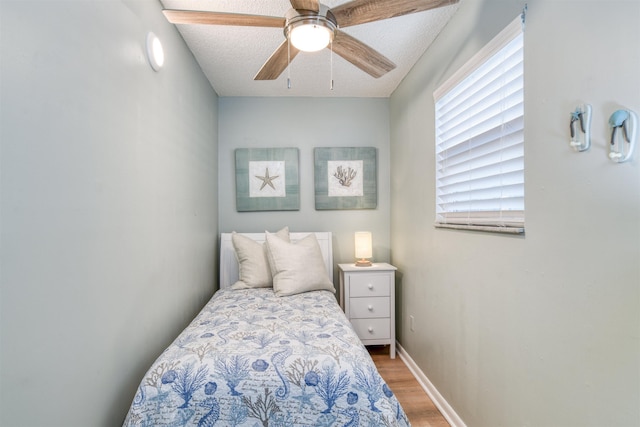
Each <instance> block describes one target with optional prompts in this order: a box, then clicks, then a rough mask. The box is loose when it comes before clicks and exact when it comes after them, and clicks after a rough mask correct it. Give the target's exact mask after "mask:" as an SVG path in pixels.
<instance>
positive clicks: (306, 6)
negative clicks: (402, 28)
mask: <svg viewBox="0 0 640 427" xmlns="http://www.w3.org/2000/svg"><path fill="white" fill-rule="evenodd" d="M458 1H459V0H352V1H349V2H347V3H344V4H342V5H339V6H337V7H334V8H333V9H329V8H327V7H326V6H324V5H323V4H321V3H319V1H318V0H290V2H291V9H289V10H288V11H287V13H286V14H285V16H284V17H275V16H262V15H248V14H240V13H227V12H209V11H196V10H170V9H165V10H163V13H164V15H165V16H166V18H167V20H168V21H169V22H171V23H173V24H207V25H236V26H249V27H274V28H282V29H283V32H284V36H285V40H284V41H283V42H282V43H281V44H280V46H278V48H277V49H276V50H275V52H273V54H272V55H271V56H270V57H269V59H267V61H266V62H265V63H264V65H263V66H262V68H261V69H260V70H259V71H258V73H257V74H256V75H255V77H254V80H275V79H277V78H278V76H280V74H282V72H283V71H284V70H285V69H286V68H287V66H288V64H289V62H290V61H292V60H293V58H295V56H296V55H297V54H298V53H299V52H300V51H306V52H314V51H318V50H321V49H324V48H325V47H327V46H329V44H331V49H332V50H333V52H335V53H337V54H338V55H340V56H341V57H342V58H344V59H345V60H347V61H349V62H350V63H351V64H353V65H355V66H356V67H358V68H359V69H361V70H362V71H364V72H366V73H367V74H369V75H371V76H373V77H374V78H378V77H381V76H383V75H385V74H386V73H388V72H389V71H391V70H393V69H394V68H395V67H396V66H395V64H394V63H393V62H392V61H390V60H389V59H388V58H386V57H385V56H384V55H382V54H381V53H379V52H377V51H376V50H375V49H373V48H371V47H369V46H367V45H366V44H364V43H362V42H361V41H359V40H358V39H356V38H354V37H351V36H350V35H348V34H347V33H345V32H343V31H341V29H342V28H345V27H349V26H352V25H358V24H365V23H367V22H373V21H379V20H382V19H388V18H393V17H396V16H402V15H408V14H411V13H416V12H423V11H426V10H430V9H435V8H439V7H442V6H448V5H452V4H455V3H458Z"/></svg>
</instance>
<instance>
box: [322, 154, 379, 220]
mask: <svg viewBox="0 0 640 427" xmlns="http://www.w3.org/2000/svg"><path fill="white" fill-rule="evenodd" d="M314 163H315V169H314V177H315V199H316V209H317V210H331V209H375V208H376V207H377V205H378V189H377V181H376V176H377V174H376V149H375V147H351V148H343V147H340V148H316V149H314Z"/></svg>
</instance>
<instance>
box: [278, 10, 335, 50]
mask: <svg viewBox="0 0 640 427" xmlns="http://www.w3.org/2000/svg"><path fill="white" fill-rule="evenodd" d="M336 27H337V24H336V23H335V20H333V19H330V18H328V17H327V16H323V15H320V14H310V15H306V14H300V13H299V12H298V11H296V10H295V9H291V10H289V12H288V13H287V22H286V25H285V27H284V35H285V37H286V38H287V39H288V40H289V41H290V42H291V44H292V45H293V46H295V48H296V49H298V50H301V51H303V52H317V51H319V50H322V49H324V48H325V47H327V46H328V45H329V43H331V42H332V41H333V36H334V35H335V31H336Z"/></svg>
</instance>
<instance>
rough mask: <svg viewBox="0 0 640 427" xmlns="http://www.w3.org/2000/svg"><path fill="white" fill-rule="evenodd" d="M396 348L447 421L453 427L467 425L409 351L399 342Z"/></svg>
mask: <svg viewBox="0 0 640 427" xmlns="http://www.w3.org/2000/svg"><path fill="white" fill-rule="evenodd" d="M396 349H397V352H398V356H400V359H402V361H403V362H404V363H405V365H407V368H409V371H411V373H412V374H413V376H414V377H416V380H417V381H418V383H419V384H420V386H421V387H422V388H423V389H424V391H425V392H426V393H427V395H428V396H429V397H430V398H431V400H432V401H433V404H434V405H436V407H437V408H438V410H439V411H440V412H441V413H442V416H444V418H445V419H446V420H447V422H449V424H450V425H451V427H466V424H465V423H464V421H462V418H460V416H459V415H458V414H456V411H454V410H453V408H452V407H451V405H449V402H447V401H446V400H445V398H444V397H442V395H441V394H440V392H439V391H438V389H436V387H435V386H434V385H433V384H432V383H431V381H429V378H427V376H426V375H425V374H424V372H422V370H420V368H419V367H418V365H417V364H416V362H414V361H413V359H412V358H411V356H409V353H407V351H406V350H405V349H404V348H403V347H402V346H401V345H400V343H398V342H396Z"/></svg>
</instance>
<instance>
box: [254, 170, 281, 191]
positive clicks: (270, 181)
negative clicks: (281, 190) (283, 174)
mask: <svg viewBox="0 0 640 427" xmlns="http://www.w3.org/2000/svg"><path fill="white" fill-rule="evenodd" d="M279 177H280V175H276V176H269V168H267V170H266V171H265V173H264V176H260V175H256V178H258V179H261V180H262V185H261V186H260V190H262V189H263V188H264V187H266V186H267V185H268V186H269V187H271V188H273V189H274V190H275V189H276V187H274V185H273V180H274V179H276V178H279Z"/></svg>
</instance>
